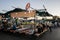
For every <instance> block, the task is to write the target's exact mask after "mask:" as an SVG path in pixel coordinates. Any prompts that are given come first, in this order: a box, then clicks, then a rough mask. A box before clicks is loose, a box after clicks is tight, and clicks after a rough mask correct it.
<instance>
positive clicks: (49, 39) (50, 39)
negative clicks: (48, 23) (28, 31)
mask: <svg viewBox="0 0 60 40" xmlns="http://www.w3.org/2000/svg"><path fill="white" fill-rule="evenodd" d="M59 30H60V28H55V29H53V31H52V32H49V31H47V32H46V33H44V34H43V35H41V37H36V36H28V35H19V34H12V33H6V32H0V40H60V31H59Z"/></svg>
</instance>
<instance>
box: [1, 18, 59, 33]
mask: <svg viewBox="0 0 60 40" xmlns="http://www.w3.org/2000/svg"><path fill="white" fill-rule="evenodd" d="M17 21H18V20H17V19H16V20H15V21H14V20H13V21H11V20H9V21H8V20H6V19H5V20H2V21H1V22H0V31H10V32H14V33H15V32H16V30H17V29H24V25H22V24H21V23H19V22H17ZM30 25H31V24H30ZM30 25H28V26H30ZM58 25H60V23H59V24H58V23H56V22H55V23H52V22H49V21H48V22H44V23H37V24H35V27H34V26H31V27H28V26H27V28H26V29H24V30H23V32H26V31H27V32H28V31H30V30H31V29H32V31H33V33H41V32H43V31H44V30H45V29H49V30H50V32H52V28H53V27H55V26H58ZM19 32H20V31H19ZM21 32H22V31H21Z"/></svg>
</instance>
